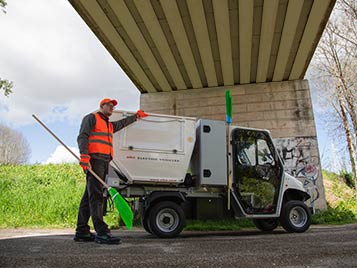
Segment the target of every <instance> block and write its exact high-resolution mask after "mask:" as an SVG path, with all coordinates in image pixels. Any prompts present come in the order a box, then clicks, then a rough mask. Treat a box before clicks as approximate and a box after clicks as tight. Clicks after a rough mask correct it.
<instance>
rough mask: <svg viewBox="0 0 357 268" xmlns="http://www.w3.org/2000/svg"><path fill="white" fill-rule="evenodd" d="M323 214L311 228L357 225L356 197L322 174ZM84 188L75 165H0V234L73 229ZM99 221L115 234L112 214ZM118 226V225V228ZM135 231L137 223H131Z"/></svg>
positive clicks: (223, 223)
mask: <svg viewBox="0 0 357 268" xmlns="http://www.w3.org/2000/svg"><path fill="white" fill-rule="evenodd" d="M323 175H324V183H325V191H326V198H327V201H328V204H329V209H328V210H326V211H323V212H318V213H317V214H316V215H314V216H313V223H314V224H345V223H352V222H357V194H356V191H354V190H352V189H351V188H349V187H347V186H346V185H345V184H344V183H343V178H341V177H339V176H338V175H336V174H334V173H328V172H325V171H324V174H323ZM84 187H85V174H84V173H83V171H82V169H81V168H80V167H79V166H78V165H76V164H60V165H23V166H1V165H0V228H18V227H26V228H31V227H32V228H74V227H75V224H76V220H77V211H78V206H79V202H80V199H81V197H82V194H83V191H84ZM105 221H106V222H107V223H108V225H109V226H110V227H111V228H118V226H119V216H118V213H117V211H116V210H115V209H114V211H113V212H112V213H108V215H107V216H106V217H105ZM121 225H122V223H121ZM135 225H140V220H136V221H135ZM253 226H254V225H253V223H252V222H251V221H250V220H247V219H243V220H234V219H229V220H207V221H198V220H190V221H188V224H187V226H186V229H185V230H202V231H211V230H212V231H213V230H239V229H242V228H246V227H253Z"/></svg>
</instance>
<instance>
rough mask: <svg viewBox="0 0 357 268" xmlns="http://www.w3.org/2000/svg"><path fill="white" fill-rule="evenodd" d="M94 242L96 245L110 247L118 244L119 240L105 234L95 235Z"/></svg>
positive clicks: (109, 234)
mask: <svg viewBox="0 0 357 268" xmlns="http://www.w3.org/2000/svg"><path fill="white" fill-rule="evenodd" d="M95 242H96V243H98V244H111V245H116V244H120V243H121V242H120V238H119V237H115V236H112V234H111V233H107V234H97V235H96V236H95Z"/></svg>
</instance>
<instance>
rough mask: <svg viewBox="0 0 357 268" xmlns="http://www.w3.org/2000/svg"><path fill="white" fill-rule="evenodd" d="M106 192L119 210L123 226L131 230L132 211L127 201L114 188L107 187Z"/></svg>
mask: <svg viewBox="0 0 357 268" xmlns="http://www.w3.org/2000/svg"><path fill="white" fill-rule="evenodd" d="M108 192H109V194H110V197H111V198H112V200H113V203H114V205H115V207H116V208H117V210H118V212H119V215H120V218H121V219H122V220H123V222H124V224H125V226H126V227H127V228H128V229H129V230H131V228H132V227H133V212H132V211H131V208H130V207H129V205H128V203H127V202H126V200H125V199H124V198H123V197H122V196H121V195H120V194H119V193H118V191H117V190H115V189H114V188H112V187H109V188H108Z"/></svg>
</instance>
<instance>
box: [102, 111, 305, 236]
mask: <svg viewBox="0 0 357 268" xmlns="http://www.w3.org/2000/svg"><path fill="white" fill-rule="evenodd" d="M127 115H130V113H127V112H124V111H115V112H114V113H113V115H112V116H111V120H118V119H120V118H122V117H125V116H127ZM114 151H115V155H114V159H113V161H112V162H111V165H110V170H109V174H108V175H107V177H106V183H107V184H108V185H109V186H111V187H113V188H115V189H117V190H118V192H119V193H120V194H121V195H122V196H123V197H125V198H126V199H127V200H136V202H135V204H136V205H135V208H136V210H137V211H138V212H139V213H140V216H141V220H142V225H143V227H144V228H145V230H146V231H147V232H149V233H152V234H153V235H155V236H158V237H162V238H169V237H175V236H177V235H178V234H180V232H181V231H182V230H183V228H184V226H185V222H186V219H225V218H236V219H239V218H250V219H252V220H253V222H254V224H255V226H256V227H257V228H258V229H260V230H262V231H272V230H274V229H275V228H276V227H277V226H278V225H279V224H281V226H282V227H283V228H284V229H285V230H286V231H288V232H304V231H306V230H307V229H308V228H309V226H310V223H311V211H310V209H309V208H308V207H307V206H306V205H305V203H304V202H305V201H306V200H307V199H309V198H310V196H309V194H308V193H307V191H306V190H305V189H304V187H303V185H302V183H301V182H300V181H299V180H298V179H296V178H294V177H292V176H291V175H289V174H287V173H285V172H284V167H283V162H282V160H281V158H280V157H279V154H278V153H277V151H276V149H275V147H274V144H273V141H272V139H271V136H270V133H269V131H267V130H259V129H253V128H245V127H239V126H233V125H227V124H226V123H225V122H224V121H217V120H207V119H197V118H192V117H182V116H172V115H160V114H149V116H148V117H145V118H143V119H141V120H138V121H137V122H136V123H134V124H132V125H130V126H128V127H127V128H125V129H123V130H121V131H119V132H117V133H115V135H114Z"/></svg>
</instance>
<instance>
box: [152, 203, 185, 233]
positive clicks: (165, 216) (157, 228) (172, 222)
mask: <svg viewBox="0 0 357 268" xmlns="http://www.w3.org/2000/svg"><path fill="white" fill-rule="evenodd" d="M185 223H186V220H185V214H184V212H183V209H182V208H181V207H180V206H179V205H178V204H176V203H175V202H172V201H164V202H159V203H157V204H156V205H154V206H153V207H152V208H151V209H150V212H149V226H150V229H151V231H152V233H153V234H154V235H156V236H158V237H161V238H171V237H175V236H177V235H178V234H180V233H181V231H182V229H183V228H184V227H185Z"/></svg>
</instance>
